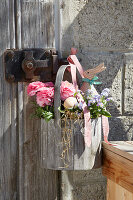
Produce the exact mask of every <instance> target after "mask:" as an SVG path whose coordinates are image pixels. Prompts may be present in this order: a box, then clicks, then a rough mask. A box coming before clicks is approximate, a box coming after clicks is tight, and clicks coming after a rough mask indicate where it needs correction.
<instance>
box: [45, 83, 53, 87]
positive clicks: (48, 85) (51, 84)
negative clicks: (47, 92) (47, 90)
mask: <svg viewBox="0 0 133 200" xmlns="http://www.w3.org/2000/svg"><path fill="white" fill-rule="evenodd" d="M44 85H45V87H54V84H53V83H52V82H47V83H44Z"/></svg>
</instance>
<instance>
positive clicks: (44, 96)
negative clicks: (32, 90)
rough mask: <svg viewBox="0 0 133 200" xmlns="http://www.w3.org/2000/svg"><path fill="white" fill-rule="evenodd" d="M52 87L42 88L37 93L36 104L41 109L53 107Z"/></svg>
mask: <svg viewBox="0 0 133 200" xmlns="http://www.w3.org/2000/svg"><path fill="white" fill-rule="evenodd" d="M53 99H54V87H49V88H46V87H44V88H43V89H41V91H39V92H38V93H37V104H38V105H39V106H41V107H44V106H46V105H53Z"/></svg>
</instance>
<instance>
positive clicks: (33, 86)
mask: <svg viewBox="0 0 133 200" xmlns="http://www.w3.org/2000/svg"><path fill="white" fill-rule="evenodd" d="M43 87H45V85H44V83H42V82H40V81H36V82H32V83H30V84H29V85H28V87H27V93H28V95H29V96H34V95H35V94H36V93H37V92H38V91H40V89H41V88H43Z"/></svg>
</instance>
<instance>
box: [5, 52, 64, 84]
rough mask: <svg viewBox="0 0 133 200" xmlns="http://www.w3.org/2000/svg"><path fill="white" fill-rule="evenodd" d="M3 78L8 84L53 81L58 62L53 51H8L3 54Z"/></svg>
mask: <svg viewBox="0 0 133 200" xmlns="http://www.w3.org/2000/svg"><path fill="white" fill-rule="evenodd" d="M4 63H5V78H6V80H7V81H10V82H30V81H32V79H33V78H34V77H35V76H40V80H45V81H54V79H55V75H56V72H57V70H58V68H59V65H60V61H59V59H58V53H57V51H56V50H55V49H40V48H38V49H20V50H18V49H8V50H6V52H5V53H4Z"/></svg>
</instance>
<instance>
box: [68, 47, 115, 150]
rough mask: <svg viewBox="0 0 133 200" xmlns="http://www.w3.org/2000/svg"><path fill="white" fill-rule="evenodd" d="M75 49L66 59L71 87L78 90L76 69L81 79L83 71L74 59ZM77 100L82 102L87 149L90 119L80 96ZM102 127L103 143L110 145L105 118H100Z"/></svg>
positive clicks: (89, 139)
mask: <svg viewBox="0 0 133 200" xmlns="http://www.w3.org/2000/svg"><path fill="white" fill-rule="evenodd" d="M76 53H77V49H75V48H71V55H70V56H69V57H68V62H69V64H70V66H71V75H72V82H73V85H74V87H75V89H76V91H77V90H78V85H77V79H76V68H77V69H78V71H79V73H80V75H81V77H82V78H84V75H83V73H84V71H83V67H82V66H81V64H80V62H79V60H78V58H77V57H76ZM78 98H79V99H80V101H82V102H83V112H84V120H85V134H84V140H85V143H86V145H87V146H88V147H90V145H91V118H90V112H89V110H88V109H87V105H86V103H85V102H84V100H83V98H82V96H81V95H80V96H79V95H78ZM102 127H103V135H104V141H105V142H106V143H107V144H109V145H111V143H109V142H108V134H109V122H108V118H107V117H105V116H102Z"/></svg>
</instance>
